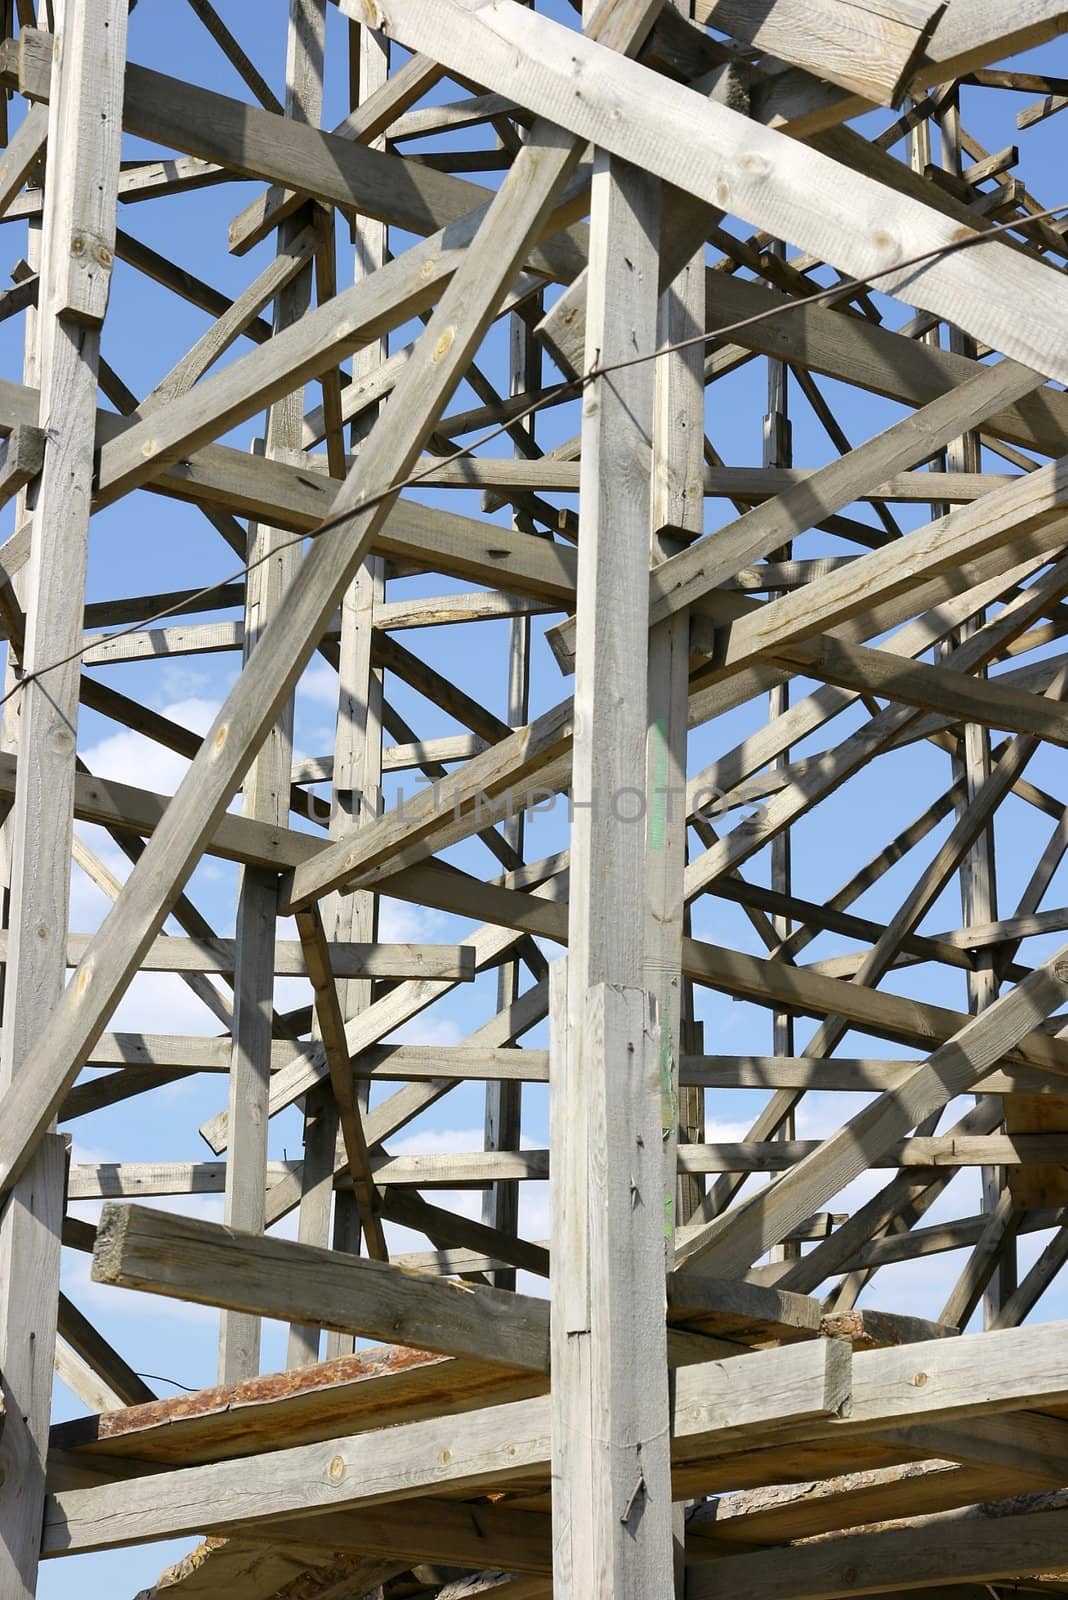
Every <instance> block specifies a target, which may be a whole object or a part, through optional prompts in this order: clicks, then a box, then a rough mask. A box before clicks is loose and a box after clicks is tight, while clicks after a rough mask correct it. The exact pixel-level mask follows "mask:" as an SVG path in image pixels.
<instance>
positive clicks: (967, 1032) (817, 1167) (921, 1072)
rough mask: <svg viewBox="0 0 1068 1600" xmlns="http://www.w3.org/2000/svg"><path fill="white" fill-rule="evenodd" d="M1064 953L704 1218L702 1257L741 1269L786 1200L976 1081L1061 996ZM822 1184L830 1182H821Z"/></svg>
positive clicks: (823, 1195)
mask: <svg viewBox="0 0 1068 1600" xmlns="http://www.w3.org/2000/svg"><path fill="white" fill-rule="evenodd" d="M1065 955H1066V952H1065V951H1063V950H1062V951H1060V952H1058V953H1057V955H1055V956H1053V957H1051V958H1050V960H1049V961H1048V962H1046V963H1044V964H1043V965H1042V966H1041V967H1037V968H1036V969H1035V971H1034V972H1033V973H1032V974H1031V976H1030V977H1028V978H1025V979H1024V981H1023V982H1022V983H1021V984H1019V985H1018V986H1017V987H1016V988H1015V989H1013V990H1012V991H1011V992H1010V993H1009V994H1007V995H1005V996H1004V997H1003V998H1002V999H1001V1000H998V1001H997V1002H995V1004H993V1005H992V1006H991V1007H990V1008H989V1009H988V1010H987V1011H986V1012H984V1013H983V1015H982V1016H981V1017H977V1018H974V1019H972V1020H971V1021H970V1022H968V1023H967V1024H966V1025H965V1027H964V1028H962V1029H961V1031H960V1033H959V1034H958V1035H957V1036H956V1037H955V1038H954V1039H952V1040H950V1041H949V1043H947V1044H946V1045H944V1046H943V1047H942V1048H941V1050H939V1051H936V1052H935V1054H934V1055H933V1056H932V1057H931V1059H930V1061H929V1062H927V1063H925V1065H923V1066H921V1067H918V1068H917V1069H916V1071H915V1072H914V1073H913V1074H912V1075H911V1076H910V1077H909V1078H908V1079H907V1080H906V1081H905V1083H904V1084H902V1086H901V1088H900V1089H898V1090H891V1091H889V1092H888V1093H887V1094H884V1095H882V1096H880V1098H879V1099H878V1100H876V1101H874V1102H873V1103H872V1105H871V1106H870V1107H867V1108H866V1109H865V1110H864V1111H861V1112H860V1113H859V1114H858V1115H857V1116H855V1117H853V1118H851V1119H850V1121H849V1122H847V1123H846V1124H844V1126H843V1127H842V1128H841V1129H839V1130H838V1132H837V1133H834V1134H832V1135H831V1136H830V1138H829V1139H827V1140H825V1141H824V1142H823V1144H822V1146H821V1147H820V1149H819V1150H817V1151H816V1152H815V1153H814V1154H813V1155H812V1156H810V1157H807V1158H806V1160H805V1161H802V1162H801V1163H800V1164H799V1165H798V1166H797V1167H795V1168H794V1169H793V1171H792V1172H791V1173H788V1174H787V1175H786V1176H785V1177H784V1178H783V1179H781V1180H780V1182H779V1183H778V1184H776V1185H775V1186H774V1188H773V1189H772V1190H770V1191H769V1193H768V1194H766V1195H763V1196H759V1197H755V1198H754V1199H752V1200H750V1201H748V1202H746V1203H745V1204H743V1205H740V1206H737V1207H735V1209H734V1210H733V1211H732V1212H731V1213H730V1214H729V1215H728V1216H725V1217H722V1218H719V1219H718V1220H717V1221H716V1222H714V1223H712V1224H710V1227H709V1230H708V1235H707V1239H706V1243H707V1244H708V1247H709V1248H708V1250H707V1252H706V1251H702V1252H701V1254H702V1256H703V1257H704V1259H705V1260H706V1262H707V1264H708V1265H709V1266H712V1267H714V1269H715V1270H717V1271H718V1272H723V1271H725V1270H729V1269H734V1270H737V1269H742V1270H744V1268H746V1267H748V1266H750V1265H751V1264H752V1262H753V1261H754V1260H755V1259H756V1258H757V1256H759V1255H760V1254H761V1252H762V1250H763V1249H765V1248H766V1247H767V1245H768V1244H769V1243H777V1242H778V1241H777V1237H776V1232H777V1229H778V1228H779V1227H780V1225H781V1222H782V1220H783V1219H785V1218H787V1217H789V1219H790V1222H792V1221H793V1220H794V1219H795V1217H797V1218H799V1217H800V1216H801V1215H802V1211H796V1212H794V1213H793V1214H792V1215H791V1208H792V1207H793V1206H797V1205H803V1213H804V1214H806V1215H807V1213H808V1212H809V1211H812V1210H815V1209H816V1208H817V1207H818V1206H819V1205H820V1204H821V1203H822V1201H823V1200H824V1199H829V1198H830V1197H831V1196H832V1195H834V1194H837V1193H838V1191H839V1189H840V1188H842V1187H843V1186H844V1184H845V1183H847V1182H849V1180H850V1179H851V1178H852V1177H855V1176H857V1174H858V1173H859V1172H862V1171H863V1170H864V1168H865V1166H866V1165H867V1164H869V1163H870V1162H871V1161H873V1160H874V1159H876V1158H877V1157H878V1155H879V1154H880V1152H881V1150H883V1149H884V1148H885V1147H886V1145H887V1144H889V1143H890V1142H892V1140H893V1139H895V1138H897V1137H900V1136H901V1135H902V1134H904V1133H905V1132H907V1130H908V1129H909V1128H913V1127H915V1126H916V1124H917V1123H918V1122H922V1121H923V1119H924V1118H925V1117H927V1116H929V1115H930V1114H931V1112H932V1111H934V1110H937V1109H940V1108H941V1107H942V1106H944V1105H946V1104H947V1103H948V1102H949V1100H951V1099H952V1098H953V1095H954V1094H955V1093H959V1092H962V1091H963V1090H965V1089H968V1088H970V1087H972V1085H973V1084H974V1083H976V1082H980V1081H981V1080H982V1075H983V1069H984V1067H985V1066H989V1065H992V1064H993V1063H994V1062H995V1061H997V1059H998V1058H999V1057H1000V1056H1001V1055H1003V1054H1004V1053H1005V1051H1006V1050H1007V1049H1011V1048H1012V1047H1013V1046H1014V1045H1015V1044H1017V1043H1018V1041H1019V1039H1020V1037H1021V1034H1022V1033H1023V1032H1024V1031H1026V1030H1027V1029H1029V1028H1033V1027H1035V1026H1036V1025H1037V1024H1038V1023H1040V1022H1042V1021H1043V1020H1044V1019H1045V1018H1046V1017H1047V1016H1048V1015H1049V1013H1050V1012H1051V1011H1053V1010H1055V1009H1056V1008H1057V1007H1058V1006H1059V1005H1060V1004H1062V1003H1063V1000H1064V997H1065V995H1066V993H1068V961H1066V959H1065ZM828 1184H830V1185H831V1187H829V1188H827V1185H828ZM787 1225H789V1223H788V1224H787ZM784 1231H785V1229H784ZM758 1240H759V1241H761V1242H760V1243H758V1242H757V1241H758ZM743 1257H744V1258H745V1259H744V1260H743ZM692 1259H695V1257H694V1256H693V1255H691V1260H692Z"/></svg>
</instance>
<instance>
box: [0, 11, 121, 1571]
mask: <svg viewBox="0 0 1068 1600" xmlns="http://www.w3.org/2000/svg"><path fill="white" fill-rule="evenodd" d="M126 17H127V5H126V0H66V3H65V4H63V5H62V6H60V7H58V8H57V15H56V52H55V61H56V67H55V71H54V74H53V80H52V82H53V89H52V95H51V101H50V105H49V113H48V138H49V148H50V149H51V150H52V151H53V152H55V153H56V157H57V158H56V159H55V160H51V161H49V163H48V175H47V183H46V188H45V201H44V223H43V233H42V258H41V277H40V284H41V288H40V297H39V311H38V317H37V323H36V351H35V365H36V371H37V379H38V383H39V386H40V412H39V421H40V426H41V427H42V428H43V429H45V430H46V436H47V442H46V445H45V454H44V463H43V467H42V470H41V475H40V479H39V482H38V487H37V495H36V502H35V505H34V509H33V530H32V539H31V549H30V560H29V565H28V569H27V572H26V582H25V594H26V643H25V649H24V653H23V661H22V666H23V669H24V671H25V672H26V673H27V674H32V673H33V671H34V670H35V669H36V668H38V667H42V666H44V665H45V664H46V663H51V662H53V661H56V660H57V659H60V658H62V657H65V656H67V655H69V654H70V653H71V652H72V651H74V650H75V649H76V648H77V646H78V644H79V643H80V641H81V637H82V627H83V622H82V617H83V608H84V604H85V573H86V562H87V556H88V548H89V501H90V491H91V484H92V475H93V446H94V436H95V430H96V378H97V362H98V359H99V352H100V324H101V322H102V321H103V318H104V312H105V310H106V308H107V302H108V291H109V288H110V282H111V266H112V260H113V252H114V246H115V206H116V196H117V186H118V177H119V147H120V141H121V133H122V93H123V74H124V69H125V57H126ZM79 677H80V665H79V663H78V662H77V661H71V662H69V663H68V664H67V665H66V666H63V667H60V668H57V669H56V670H54V671H50V672H48V673H47V675H46V676H44V677H42V678H40V679H33V678H30V679H29V680H28V681H27V683H26V685H25V687H24V689H23V690H22V691H21V694H20V697H19V704H18V716H19V732H18V744H19V763H18V776H17V780H16V787H15V807H14V815H13V819H12V828H11V898H10V910H11V931H10V940H9V946H8V960H7V971H6V982H5V994H4V1030H3V1045H2V1053H0V1089H6V1088H7V1087H8V1085H9V1084H10V1083H11V1082H12V1080H13V1079H14V1078H15V1076H16V1075H17V1074H18V1072H19V1071H20V1068H21V1066H22V1063H23V1060H24V1058H25V1056H26V1054H27V1051H28V1050H29V1049H30V1047H31V1045H32V1044H33V1043H34V1042H35V1041H36V1040H37V1038H39V1036H40V1033H41V1030H42V1028H43V1027H44V1025H45V1022H46V1020H47V1018H48V1016H49V1014H50V1012H51V1011H52V1009H53V1007H54V1006H55V1004H56V1001H57V1000H58V998H59V995H60V993H61V991H62V988H63V983H64V979H65V967H66V943H67V919H68V896H69V890H70V861H71V839H72V833H73V816H74V773H75V762H76V750H77V727H78V682H79ZM63 1191H64V1155H63V1141H62V1140H60V1139H59V1138H58V1137H56V1136H53V1135H48V1136H46V1138H45V1140H44V1141H43V1143H42V1144H41V1146H40V1147H39V1149H38V1150H37V1152H36V1154H35V1155H34V1157H33V1159H32V1160H31V1162H30V1163H29V1166H28V1167H27V1169H26V1171H25V1172H24V1174H23V1175H22V1177H21V1178H20V1179H19V1181H18V1183H17V1184H16V1186H15V1188H14V1190H13V1191H12V1193H11V1195H10V1196H9V1198H8V1201H7V1204H6V1207H5V1209H4V1213H3V1217H2V1220H0V1372H2V1374H3V1398H4V1406H5V1411H6V1418H5V1425H4V1430H3V1435H2V1439H0V1479H2V1487H0V1594H3V1596H4V1600H22V1597H29V1596H32V1595H33V1594H34V1592H35V1590H36V1585H37V1561H38V1551H39V1543H40V1534H41V1519H42V1513H43V1506H44V1485H45V1477H44V1463H45V1455H46V1452H47V1447H48V1426H49V1412H50V1404H51V1395H52V1365H53V1359H54V1351H55V1338H56V1308H57V1305H58V1296H59V1261H60V1229H61V1226H62V1220H63V1201H64V1192H63Z"/></svg>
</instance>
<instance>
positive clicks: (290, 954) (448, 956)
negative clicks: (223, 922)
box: [0, 931, 475, 980]
mask: <svg viewBox="0 0 1068 1600" xmlns="http://www.w3.org/2000/svg"><path fill="white" fill-rule="evenodd" d="M91 938H92V935H91V934H88V933H71V934H68V936H67V965H68V966H71V967H76V966H77V965H78V962H79V961H80V960H81V958H82V956H83V954H84V953H85V947H86V945H87V944H88V942H89V940H90V939H91ZM9 942H10V941H9V935H8V933H7V932H6V931H0V962H3V963H6V961H7V953H8V946H9ZM236 948H237V945H236V941H235V940H233V939H196V938H191V939H182V938H178V937H175V936H173V935H172V936H170V937H168V938H160V939H157V940H156V942H155V944H154V945H152V946H151V948H150V949H149V950H147V951H146V952H145V955H144V959H143V960H142V962H141V967H142V970H143V971H146V972H221V973H232V972H233V970H234V958H235V953H236ZM328 951H329V956H330V970H331V971H332V972H333V973H334V976H335V977H338V978H404V979H408V978H457V979H461V980H462V979H469V978H473V977H474V975H475V963H474V956H473V953H472V952H471V951H470V949H462V948H461V947H460V946H459V945H430V944H427V945H418V944H336V943H334V944H330V945H329V946H328ZM273 971H274V972H275V973H278V974H283V975H286V976H289V977H306V976H307V975H308V966H307V962H306V961H305V958H304V954H303V951H302V946H301V944H300V942H299V940H296V939H278V940H276V941H275V945H274V957H273Z"/></svg>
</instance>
